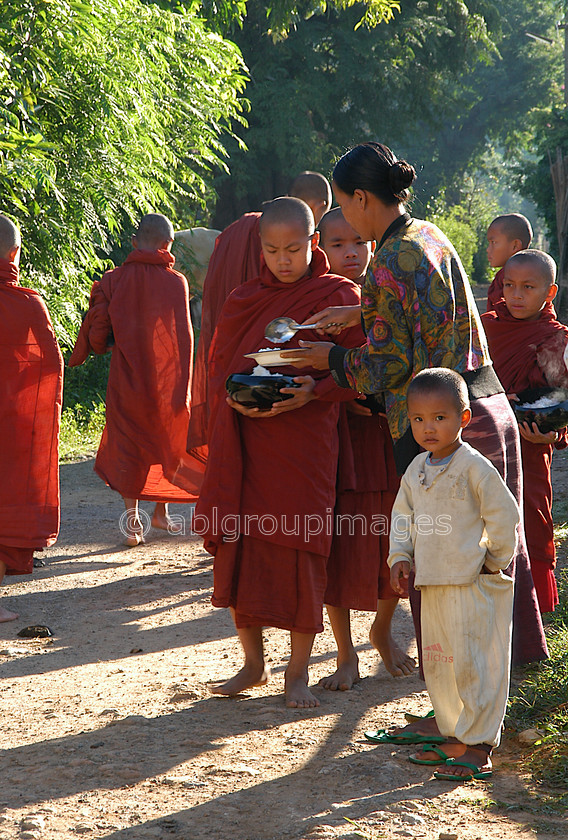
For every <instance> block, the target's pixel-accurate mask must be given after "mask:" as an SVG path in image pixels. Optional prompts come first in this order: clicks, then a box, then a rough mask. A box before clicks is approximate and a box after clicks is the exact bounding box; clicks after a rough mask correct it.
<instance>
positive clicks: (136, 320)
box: [69, 249, 204, 502]
mask: <svg viewBox="0 0 568 840" xmlns="http://www.w3.org/2000/svg"><path fill="white" fill-rule="evenodd" d="M174 262H175V258H174V257H173V256H172V254H170V253H169V251H145V250H139V249H136V250H134V251H132V252H131V253H130V254H129V255H128V257H127V258H126V261H125V262H124V264H123V265H121V266H120V267H119V268H115V269H114V270H113V271H107V273H106V274H104V275H103V277H102V279H101V280H100V281H96V282H95V283H94V284H93V288H92V291H91V299H90V304H89V311H88V312H87V315H86V316H85V319H84V321H83V325H82V327H81V330H80V332H79V336H78V338H77V342H76V345H75V349H74V351H73V354H72V355H71V358H70V359H69V365H70V366H71V367H72V366H74V365H79V364H81V363H82V362H84V361H85V359H86V358H87V356H88V354H89V352H90V351H92V352H94V353H105V352H107V350H108V349H110V346H109V345H112V358H111V363H110V372H109V380H108V387H107V394H106V425H105V428H104V431H103V435H102V438H101V442H100V446H99V451H98V453H97V458H96V462H95V471H96V472H97V473H98V475H99V476H100V477H101V478H102V479H103V480H104V481H106V483H107V484H108V485H109V486H110V487H112V489H113V490H116V491H118V492H119V493H120V494H121V496H123V497H125V498H130V499H148V500H152V501H157V502H191V501H194V500H195V499H196V498H197V494H198V492H199V487H200V484H201V479H202V475H203V472H204V467H203V464H201V463H200V462H198V461H197V460H195V459H194V458H192V457H191V456H190V455H187V454H186V441H187V428H188V423H189V409H190V403H189V399H190V388H191V359H192V356H193V331H192V328H191V318H190V314H189V290H188V285H187V281H186V279H185V277H184V276H183V274H179V273H178V272H177V271H174V270H173V268H172V266H173V264H174ZM112 341H114V344H112Z"/></svg>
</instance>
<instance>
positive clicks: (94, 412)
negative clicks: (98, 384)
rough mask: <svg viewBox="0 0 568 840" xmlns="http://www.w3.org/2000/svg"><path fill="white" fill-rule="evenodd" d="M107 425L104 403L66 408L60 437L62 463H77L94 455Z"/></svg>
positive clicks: (62, 418)
mask: <svg viewBox="0 0 568 840" xmlns="http://www.w3.org/2000/svg"><path fill="white" fill-rule="evenodd" d="M104 425H105V406H104V403H97V404H95V405H93V404H92V403H91V404H90V405H88V406H83V405H81V404H80V403H76V404H75V405H74V406H73V408H64V409H63V413H62V415H61V432H60V436H59V459H60V461H75V460H77V459H83V458H85V457H88V456H90V455H94V453H95V452H96V451H97V449H98V446H99V441H100V439H101V434H102V431H103V429H104Z"/></svg>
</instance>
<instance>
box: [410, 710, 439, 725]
mask: <svg viewBox="0 0 568 840" xmlns="http://www.w3.org/2000/svg"><path fill="white" fill-rule="evenodd" d="M434 717H436V713H435V712H434V709H430V711H429V712H427V714H425V715H414V714H412V712H405V713H404V719H405V721H406V722H407V723H418V721H420V720H429V719H430V718H434Z"/></svg>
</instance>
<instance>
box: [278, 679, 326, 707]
mask: <svg viewBox="0 0 568 840" xmlns="http://www.w3.org/2000/svg"><path fill="white" fill-rule="evenodd" d="M285 684H286V705H287V706H288V708H289V709H313V708H315V707H316V706H319V704H320V702H319V700H318V698H317V697H314V695H313V694H312V692H311V691H310V689H309V688H308V674H307V672H306V674H302V675H300V676H294V675H292V674H288V673H286V675H285Z"/></svg>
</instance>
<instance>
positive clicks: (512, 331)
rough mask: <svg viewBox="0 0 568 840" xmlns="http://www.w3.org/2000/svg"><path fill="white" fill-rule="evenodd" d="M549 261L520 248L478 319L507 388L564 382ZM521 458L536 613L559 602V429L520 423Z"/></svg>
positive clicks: (562, 339) (566, 373) (565, 334)
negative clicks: (555, 468) (553, 472)
mask: <svg viewBox="0 0 568 840" xmlns="http://www.w3.org/2000/svg"><path fill="white" fill-rule="evenodd" d="M557 291H558V286H557V285H556V264H555V262H554V260H553V259H552V257H550V256H549V255H548V254H545V253H544V252H543V251H537V250H524V251H519V252H518V253H516V254H514V256H512V257H511V258H510V259H509V260H507V263H506V265H505V271H504V280H503V294H504V300H502V301H499V302H498V303H496V304H495V308H494V310H493V311H492V312H486V313H485V315H483V316H482V318H483V325H484V327H485V332H486V334H487V340H488V342H489V352H490V353H491V358H492V359H493V364H494V366H495V370H496V372H497V375H498V376H499V379H500V380H501V382H502V383H503V386H504V388H505V390H506V392H507V394H509V395H514V394H518V393H519V392H521V391H524V390H525V389H527V388H538V387H545V386H551V387H561V388H568V370H567V369H566V365H565V363H564V358H563V357H564V351H565V349H566V346H567V345H568V327H566V326H564V324H561V323H560V321H558V319H557V318H556V314H555V312H554V308H553V304H552V301H553V300H554V298H555V296H556V293H557ZM519 432H520V434H521V452H522V462H523V511H524V519H525V533H526V537H527V547H528V550H529V560H530V565H531V573H532V576H533V580H534V585H535V589H536V594H537V597H538V603H539V607H540V610H541V612H543V613H545V612H551V611H552V610H554V608H555V607H556V605H557V604H558V591H557V588H556V579H555V577H554V568H555V566H556V548H555V545H554V527H553V522H552V484H551V480H550V467H551V460H552V453H553V450H554V449H564V448H565V447H566V446H567V444H568V440H567V435H566V429H563V430H561V431H559V432H546V433H543V432H541V431H540V429H539V428H538V426H537V424H536V423H533V424H532V428H531V427H529V425H528V423H520V424H519Z"/></svg>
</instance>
